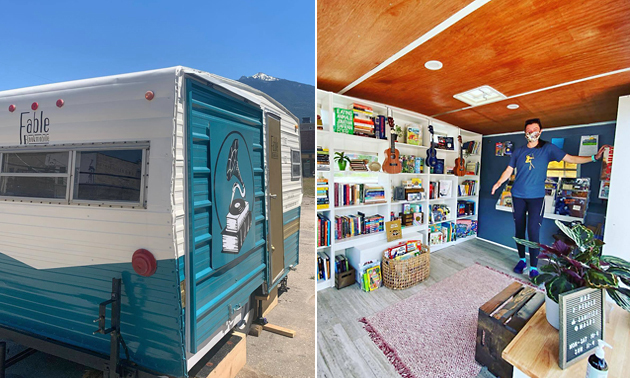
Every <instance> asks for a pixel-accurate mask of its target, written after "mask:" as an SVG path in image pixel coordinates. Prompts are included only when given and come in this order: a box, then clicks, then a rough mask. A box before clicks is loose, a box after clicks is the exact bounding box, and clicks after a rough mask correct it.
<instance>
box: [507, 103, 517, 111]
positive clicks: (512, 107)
mask: <svg viewBox="0 0 630 378" xmlns="http://www.w3.org/2000/svg"><path fill="white" fill-rule="evenodd" d="M507 108H508V109H512V110H514V109H518V104H510V105H508V106H507Z"/></svg>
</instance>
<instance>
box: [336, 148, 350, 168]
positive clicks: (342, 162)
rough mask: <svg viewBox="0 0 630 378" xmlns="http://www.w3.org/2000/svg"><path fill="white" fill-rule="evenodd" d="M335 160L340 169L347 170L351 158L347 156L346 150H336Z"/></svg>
mask: <svg viewBox="0 0 630 378" xmlns="http://www.w3.org/2000/svg"><path fill="white" fill-rule="evenodd" d="M335 161H336V162H337V164H338V165H339V170H340V171H345V170H346V165H348V163H349V162H350V158H349V157H347V156H346V153H345V152H335Z"/></svg>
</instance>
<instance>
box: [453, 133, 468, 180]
mask: <svg viewBox="0 0 630 378" xmlns="http://www.w3.org/2000/svg"><path fill="white" fill-rule="evenodd" d="M457 140H458V141H459V157H458V158H457V159H455V169H453V173H454V174H455V176H464V175H466V160H464V158H463V156H462V154H463V153H464V147H462V136H461V135H459V136H458V137H457Z"/></svg>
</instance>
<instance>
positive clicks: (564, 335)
mask: <svg viewBox="0 0 630 378" xmlns="http://www.w3.org/2000/svg"><path fill="white" fill-rule="evenodd" d="M605 298H606V296H605V295H604V291H603V290H601V289H591V288H579V289H576V290H572V291H569V292H567V293H564V294H560V301H559V305H560V343H559V344H560V354H559V359H558V362H559V364H560V367H561V368H562V369H564V368H566V367H568V366H571V365H572V364H573V363H574V362H577V361H578V360H580V359H581V358H582V357H586V356H588V355H590V354H592V352H591V353H589V352H590V351H591V350H593V349H595V347H597V340H599V339H602V340H603V339H604V306H605Z"/></svg>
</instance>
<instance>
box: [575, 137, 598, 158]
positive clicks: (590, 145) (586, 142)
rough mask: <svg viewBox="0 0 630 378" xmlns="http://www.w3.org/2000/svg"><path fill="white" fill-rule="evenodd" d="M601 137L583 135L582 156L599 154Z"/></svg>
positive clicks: (581, 139) (581, 141) (581, 140)
mask: <svg viewBox="0 0 630 378" xmlns="http://www.w3.org/2000/svg"><path fill="white" fill-rule="evenodd" d="M598 144H599V135H582V137H581V138H580V152H579V153H578V155H580V156H590V155H595V154H596V153H597V149H598V148H597V146H598Z"/></svg>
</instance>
